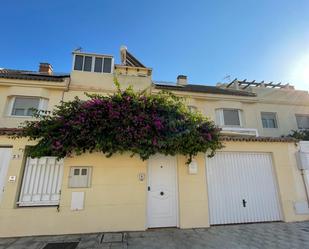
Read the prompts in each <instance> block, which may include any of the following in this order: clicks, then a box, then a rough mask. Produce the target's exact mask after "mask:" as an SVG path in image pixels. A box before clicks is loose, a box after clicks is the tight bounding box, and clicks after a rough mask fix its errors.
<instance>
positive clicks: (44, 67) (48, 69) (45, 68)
mask: <svg viewBox="0 0 309 249" xmlns="http://www.w3.org/2000/svg"><path fill="white" fill-rule="evenodd" d="M39 72H40V73H46V74H53V67H52V65H50V64H49V63H46V62H41V63H40V68H39Z"/></svg>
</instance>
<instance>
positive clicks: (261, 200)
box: [206, 152, 281, 224]
mask: <svg viewBox="0 0 309 249" xmlns="http://www.w3.org/2000/svg"><path fill="white" fill-rule="evenodd" d="M206 172H207V182H208V196H209V212H210V224H228V223H247V222H262V221H277V220H281V215H280V206H279V199H278V193H277V186H276V183H275V180H274V174H273V169H272V158H271V154H270V153H251V152H250V153H249V152H248V153H247V152H218V153H217V154H216V155H215V156H214V157H213V158H207V159H206Z"/></svg>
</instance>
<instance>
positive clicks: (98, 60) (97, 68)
mask: <svg viewBox="0 0 309 249" xmlns="http://www.w3.org/2000/svg"><path fill="white" fill-rule="evenodd" d="M102 65H103V58H100V57H96V58H95V63H94V71H95V72H96V73H101V72H102Z"/></svg>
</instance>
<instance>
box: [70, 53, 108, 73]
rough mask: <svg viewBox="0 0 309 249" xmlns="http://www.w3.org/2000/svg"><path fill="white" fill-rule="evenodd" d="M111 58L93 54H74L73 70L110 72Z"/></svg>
mask: <svg viewBox="0 0 309 249" xmlns="http://www.w3.org/2000/svg"><path fill="white" fill-rule="evenodd" d="M112 66H113V59H112V58H111V57H104V56H94V55H77V54H76V55H75V56H74V70H78V71H85V72H96V73H112V71H113V68H112Z"/></svg>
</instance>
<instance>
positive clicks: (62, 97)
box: [61, 76, 71, 101]
mask: <svg viewBox="0 0 309 249" xmlns="http://www.w3.org/2000/svg"><path fill="white" fill-rule="evenodd" d="M70 84H71V76H70V77H69V80H68V83H67V86H66V89H65V90H63V92H62V96H61V101H63V99H64V93H65V92H68V91H69V90H70Z"/></svg>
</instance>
